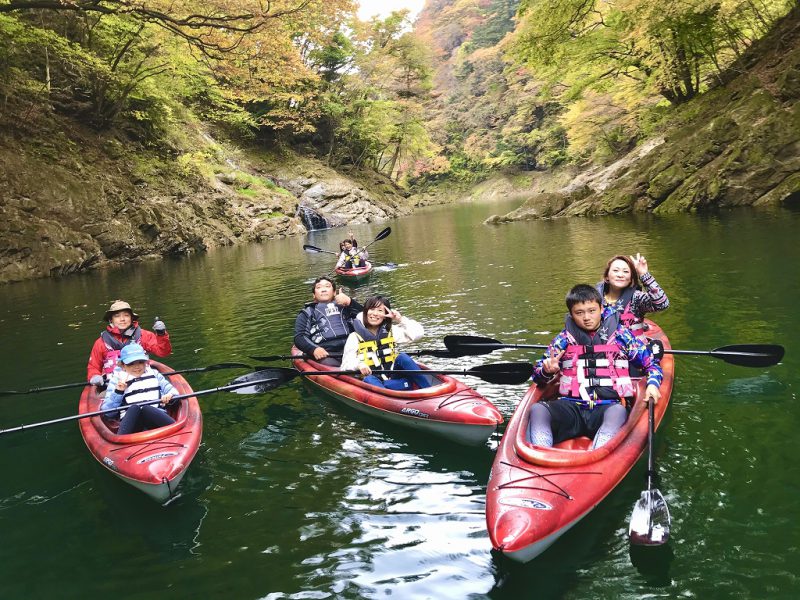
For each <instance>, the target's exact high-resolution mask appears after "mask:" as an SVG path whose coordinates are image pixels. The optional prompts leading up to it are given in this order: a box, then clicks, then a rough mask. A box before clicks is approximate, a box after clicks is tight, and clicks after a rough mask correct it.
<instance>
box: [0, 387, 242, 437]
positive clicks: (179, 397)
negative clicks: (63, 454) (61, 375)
mask: <svg viewBox="0 0 800 600" xmlns="http://www.w3.org/2000/svg"><path fill="white" fill-rule="evenodd" d="M248 385H253V384H252V383H251V382H247V383H234V384H231V385H224V386H222V387H218V388H213V389H209V390H200V391H199V392H191V393H189V394H178V395H177V396H173V397H172V400H171V402H172V401H175V400H183V399H184V398H193V397H196V396H206V395H208V394H214V393H216V392H225V391H228V390H235V389H237V388H242V387H245V386H248ZM159 402H161V399H158V400H148V401H146V402H136V403H135V404H139V405H141V406H145V405H148V404H158V403H159ZM121 410H125V406H117V407H115V408H107V409H105V410H95V411H92V412H88V413H80V414H77V415H70V416H68V417H61V418H59V419H51V420H50V421H41V422H40V423H31V424H30V425H19V426H18V427H11V428H9V429H0V435H3V434H4V433H12V432H14V431H22V430H24V429H35V428H37V427H44V426H45V425H55V424H56V423H65V422H67V421H77V420H78V419H86V418H89V417H97V416H100V415H107V414H109V413H115V412H119V411H121Z"/></svg>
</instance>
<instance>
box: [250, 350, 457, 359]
mask: <svg viewBox="0 0 800 600" xmlns="http://www.w3.org/2000/svg"><path fill="white" fill-rule="evenodd" d="M406 354H408V355H409V356H423V355H424V356H434V357H436V358H459V357H460V356H462V355H461V354H453V353H452V352H450V351H449V350H445V349H444V348H442V349H436V348H429V349H427V350H412V351H411V352H406ZM328 356H333V357H336V358H341V356H342V353H341V352H333V353H331V354H328ZM248 358H251V359H253V360H258V361H261V362H272V361H275V360H289V359H295V358H302V359H311V360H316V359H315V358H314V357H313V356H312V355H311V354H271V355H270V356H248Z"/></svg>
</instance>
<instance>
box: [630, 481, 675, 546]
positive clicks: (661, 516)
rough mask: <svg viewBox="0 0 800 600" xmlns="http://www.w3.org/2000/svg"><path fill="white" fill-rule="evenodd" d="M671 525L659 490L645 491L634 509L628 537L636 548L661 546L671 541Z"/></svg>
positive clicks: (665, 504)
mask: <svg viewBox="0 0 800 600" xmlns="http://www.w3.org/2000/svg"><path fill="white" fill-rule="evenodd" d="M670 525H671V520H670V516H669V507H668V506H667V501H666V500H665V499H664V496H663V495H661V492H660V491H658V490H652V489H651V490H645V491H643V492H642V495H641V496H640V497H639V500H637V501H636V504H635V505H634V507H633V514H632V515H631V522H630V526H629V527H628V537H629V538H630V541H631V544H634V545H636V546H660V545H661V544H665V543H666V542H667V540H668V539H669V529H670Z"/></svg>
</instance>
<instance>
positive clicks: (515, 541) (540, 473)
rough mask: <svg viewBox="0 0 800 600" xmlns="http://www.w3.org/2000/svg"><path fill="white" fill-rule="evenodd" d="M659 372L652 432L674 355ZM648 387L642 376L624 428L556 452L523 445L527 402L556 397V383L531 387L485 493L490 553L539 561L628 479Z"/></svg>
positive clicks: (643, 433)
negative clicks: (595, 442)
mask: <svg viewBox="0 0 800 600" xmlns="http://www.w3.org/2000/svg"><path fill="white" fill-rule="evenodd" d="M647 323H648V326H649V329H648V331H647V332H646V334H647V336H648V337H650V338H654V339H659V340H661V342H662V343H663V344H664V347H665V348H670V345H669V340H668V339H667V337H666V335H665V334H664V332H663V331H662V330H661V328H659V327H658V326H657V325H655V324H654V323H652V322H651V321H648V322H647ZM661 366H662V368H663V370H664V380H663V383H662V385H661V400H659V402H658V404H656V406H655V416H656V426H658V424H659V423H660V422H661V420H662V418H663V417H664V413H665V412H666V409H667V406H668V404H669V398H670V394H671V392H672V382H673V373H674V362H673V357H672V355H671V354H665V355H664V356H663V358H662V359H661ZM645 384H646V381H645V378H639V381H638V382H637V395H636V400H635V402H634V404H633V408H632V409H631V412H630V415H629V417H628V420H627V422H626V424H625V426H624V427H623V429H622V430H621V431H620V432H619V433H618V434H617V435H616V436H614V438H612V439H611V440H610V441H609V442H608V443H607V444H606V445H605V446H602V447H601V448H598V449H596V450H589V449H588V448H589V446H590V444H591V440H589V439H588V438H578V439H575V440H567V441H566V442H563V443H561V444H559V445H558V446H557V447H555V448H542V447H540V446H533V445H531V444H530V443H528V442H527V439H526V430H527V427H528V417H529V411H530V408H531V406H532V404H533V403H534V402H539V401H541V400H543V399H547V398H552V397H555V394H556V391H557V390H556V387H555V386H554V385H550V386H547V387H544V388H539V387H537V386H535V385H534V386H531V387H530V388H529V389H528V391H527V392H526V394H525V396H524V397H523V399H522V401H521V402H520V403H519V406H518V407H517V409H516V411H515V413H514V415H513V416H512V417H511V420H510V421H509V424H508V428H507V429H506V432H505V434H504V436H503V438H502V440H501V441H500V445H499V447H498V450H497V454H496V456H495V460H494V463H493V465H492V471H491V475H490V478H489V484H488V487H487V492H486V526H487V529H488V531H489V538H490V540H491V543H492V547H493V548H494V549H495V550H498V551H499V552H501V553H502V554H504V555H505V556H507V557H509V558H510V559H512V560H514V561H517V562H528V561H530V560H532V559H534V558H536V557H537V556H538V555H540V554H541V553H542V552H544V551H545V550H547V548H549V547H550V546H551V545H552V544H553V543H554V542H555V541H556V540H557V539H558V538H559V537H561V536H562V535H563V534H564V533H566V532H567V531H568V530H569V529H571V528H572V527H574V526H575V525H576V524H577V523H578V522H579V521H580V520H581V519H582V518H583V517H585V516H586V515H587V514H588V513H589V512H591V510H592V509H593V508H594V507H595V506H597V505H598V504H599V503H600V502H601V501H602V500H603V499H604V498H605V497H606V496H607V495H608V494H609V493H610V492H611V491H612V490H613V489H614V488H615V487H616V486H617V485H618V484H619V483H620V482H621V481H622V480H623V479H624V478H625V476H626V475H627V474H628V472H629V471H630V470H631V468H632V467H633V466H634V464H636V461H637V460H638V459H639V457H640V456H641V455H642V453H643V452H644V450H645V448H646V446H647V432H648V417H647V405H646V404H645V402H644V401H643V398H644V391H645V387H646V385H645Z"/></svg>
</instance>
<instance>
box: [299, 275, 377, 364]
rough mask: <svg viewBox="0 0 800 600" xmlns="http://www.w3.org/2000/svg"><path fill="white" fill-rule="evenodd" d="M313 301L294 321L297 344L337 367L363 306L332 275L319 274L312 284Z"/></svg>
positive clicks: (318, 358) (325, 362) (303, 349)
mask: <svg viewBox="0 0 800 600" xmlns="http://www.w3.org/2000/svg"><path fill="white" fill-rule="evenodd" d="M312 291H313V293H314V300H313V301H312V302H309V303H308V304H306V305H305V307H304V308H303V310H301V311H300V313H299V314H298V315H297V318H296V319H295V322H294V345H295V346H297V347H298V348H299V349H300V350H302V351H303V352H304V353H306V354H311V355H313V356H314V359H315V360H317V361H319V362H321V363H323V364H326V365H332V366H338V365H339V363H340V362H341V361H340V359H339V358H336V357H333V356H329V355H328V353H341V352H342V350H343V349H344V344H345V342H346V341H347V336H348V335H350V333H351V332H352V331H353V319H354V318H355V316H356V315H357V314H358V313H360V312H361V310H362V309H363V308H364V307H363V306H361V304H359V303H358V302H356V301H355V300H353V299H352V298H350V296H348V295H347V294H345V293H343V292H342V291H341V290H338V291H337V290H336V287H335V285H334V283H333V280H332V279H330V278H329V277H318V278H317V279H315V280H314V284H313V286H312Z"/></svg>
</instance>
